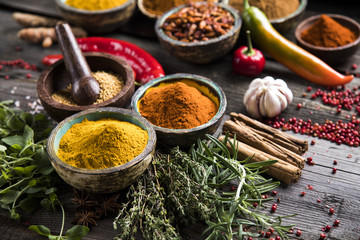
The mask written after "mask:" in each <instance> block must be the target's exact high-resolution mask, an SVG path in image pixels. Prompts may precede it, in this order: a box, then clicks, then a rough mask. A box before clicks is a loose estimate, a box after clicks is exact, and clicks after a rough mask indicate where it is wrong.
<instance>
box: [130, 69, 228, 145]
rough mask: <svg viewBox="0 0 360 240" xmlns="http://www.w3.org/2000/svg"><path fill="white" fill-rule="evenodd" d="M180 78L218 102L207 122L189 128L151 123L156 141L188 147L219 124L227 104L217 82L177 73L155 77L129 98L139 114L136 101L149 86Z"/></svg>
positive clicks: (215, 128) (210, 132)
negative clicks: (173, 127)
mask: <svg viewBox="0 0 360 240" xmlns="http://www.w3.org/2000/svg"><path fill="white" fill-rule="evenodd" d="M182 80H185V81H190V82H193V83H195V84H192V85H193V86H195V87H196V88H198V89H199V90H200V91H201V92H202V93H203V94H204V95H207V96H209V95H210V94H211V95H212V96H214V97H216V98H217V100H218V102H219V104H218V111H217V113H216V114H215V116H214V117H213V118H212V119H211V120H210V121H209V122H207V123H205V124H203V125H200V126H198V127H195V128H191V129H170V128H163V127H159V126H155V125H153V127H154V129H155V131H156V135H157V137H158V141H159V142H161V143H162V144H163V145H166V146H181V147H190V146H191V145H192V144H193V143H195V142H196V141H197V139H199V138H204V137H205V134H214V133H215V132H216V130H217V129H218V127H219V126H220V124H221V121H222V119H223V117H224V114H225V110H226V106H227V101H226V97H225V94H224V92H223V90H222V89H221V88H220V86H219V85H218V84H216V83H215V82H213V81H212V80H210V79H209V78H206V77H202V76H198V75H193V74H181V73H179V74H172V75H167V76H165V77H161V78H157V79H155V80H153V81H151V82H149V83H147V84H145V85H143V86H141V87H140V88H139V89H138V90H136V92H135V94H134V96H133V98H132V99H131V108H132V110H133V111H134V112H136V113H137V114H139V115H140V111H139V108H138V102H139V101H140V99H141V98H142V97H143V96H144V95H145V93H146V91H147V90H148V89H149V88H152V87H156V86H158V85H159V84H161V83H172V82H178V81H182ZM199 86H200V87H204V86H205V87H206V88H205V89H208V92H205V91H204V89H200V87H199Z"/></svg>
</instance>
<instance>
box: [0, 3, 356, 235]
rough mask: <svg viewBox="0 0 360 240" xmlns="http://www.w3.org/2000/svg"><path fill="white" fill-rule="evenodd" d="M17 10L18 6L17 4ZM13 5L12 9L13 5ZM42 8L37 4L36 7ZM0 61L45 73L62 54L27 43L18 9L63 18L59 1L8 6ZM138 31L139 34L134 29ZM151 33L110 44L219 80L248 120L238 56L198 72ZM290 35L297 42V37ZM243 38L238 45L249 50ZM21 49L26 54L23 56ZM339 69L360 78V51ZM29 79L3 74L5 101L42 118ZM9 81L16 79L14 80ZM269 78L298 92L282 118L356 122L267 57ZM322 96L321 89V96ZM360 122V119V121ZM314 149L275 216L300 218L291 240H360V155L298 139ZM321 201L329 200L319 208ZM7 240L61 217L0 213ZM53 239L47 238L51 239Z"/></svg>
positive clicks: (174, 69) (324, 8)
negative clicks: (52, 57)
mask: <svg viewBox="0 0 360 240" xmlns="http://www.w3.org/2000/svg"><path fill="white" fill-rule="evenodd" d="M15 2H16V4H15V5H14V3H15ZM10 3H12V4H13V5H12V4H10ZM35 3H36V5H34V4H35ZM0 4H3V5H0V42H1V43H0V60H14V59H19V58H21V59H24V60H25V61H27V62H29V63H32V64H36V65H37V66H38V67H39V69H40V71H41V70H42V69H44V67H43V66H42V65H41V58H42V57H44V56H45V55H48V54H55V53H59V52H60V51H59V49H58V46H57V45H54V46H52V47H51V48H48V49H43V48H42V47H41V46H39V45H36V44H30V43H27V42H24V41H21V40H19V39H18V38H17V36H16V34H17V32H18V31H19V30H20V26H19V25H18V24H17V23H15V22H14V21H13V20H12V18H11V14H12V13H13V12H14V11H15V10H16V8H17V9H27V7H28V5H29V4H30V5H31V6H32V8H31V9H29V11H31V12H39V13H43V14H50V15H54V14H55V15H56V10H54V6H53V4H54V3H53V2H52V1H45V0H43V1H11V0H9V1H4V0H1V1H0ZM320 13H337V14H342V15H346V16H349V17H352V18H354V19H355V20H357V21H358V22H359V21H360V12H359V9H358V7H357V5H356V1H348V0H343V1H326V4H324V3H320V1H316V2H315V1H309V2H308V6H307V8H306V12H305V16H311V15H315V14H320ZM134 29H135V30H136V28H133V30H134ZM143 35H144V34H142V33H141V32H140V33H139V34H129V31H127V30H123V31H118V32H115V33H112V34H107V35H105V37H112V38H118V39H122V40H126V41H129V42H132V43H134V44H137V45H138V46H140V47H141V48H143V49H145V50H146V51H148V52H149V53H150V54H152V55H153V56H154V57H155V58H156V59H157V60H158V61H159V62H160V63H161V64H162V66H163V68H164V70H165V72H166V74H171V73H180V72H183V73H194V74H198V75H202V76H205V77H208V78H211V79H213V80H214V81H216V82H217V83H218V84H219V85H220V86H221V87H222V88H223V90H224V92H225V94H226V97H227V100H228V107H227V111H226V113H227V114H229V113H230V112H233V111H234V112H241V113H246V110H245V107H244V105H243V103H242V99H243V96H244V93H245V91H246V89H247V87H248V85H249V83H250V81H251V80H252V79H253V78H250V77H243V76H236V75H234V74H233V73H232V69H231V57H232V52H233V51H232V52H231V53H229V54H228V55H226V56H225V57H223V58H221V59H219V60H218V61H216V62H214V63H211V64H207V65H192V64H188V63H185V62H182V61H179V60H177V59H174V58H173V57H171V56H170V55H169V54H168V53H167V52H165V51H164V50H163V49H162V48H161V47H160V45H159V42H158V41H157V39H156V38H153V37H151V36H150V37H142V36H143ZM285 36H286V37H287V38H288V39H290V40H291V41H294V36H293V32H289V33H287V34H285ZM243 44H244V42H243V40H242V39H241V38H240V40H239V42H238V44H237V46H239V45H243ZM17 47H20V48H21V51H17V50H16V49H17ZM353 63H356V64H357V65H359V68H357V69H356V70H353V69H352V68H351V65H352V64H353ZM336 69H337V70H338V71H340V72H342V73H344V72H347V71H350V72H354V73H358V74H359V73H360V49H358V51H357V52H356V54H355V55H354V56H353V57H352V58H351V59H349V60H347V61H344V63H343V64H342V65H340V66H338V67H336ZM26 73H27V71H25V72H17V71H7V72H4V71H0V100H7V99H14V100H16V101H18V102H17V103H18V104H19V106H20V107H21V108H23V109H26V110H31V111H34V106H35V105H38V104H37V103H36V101H37V96H36V90H35V89H36V79H37V77H38V76H39V74H40V72H31V74H32V77H31V78H26V77H25V74H26ZM5 75H10V76H11V77H10V79H9V80H6V79H5V77H4V76H5ZM267 75H270V76H273V77H275V78H281V79H284V80H285V81H286V82H287V83H288V86H289V88H290V89H291V90H292V91H293V94H294V101H293V102H292V103H291V105H290V106H289V107H288V108H287V109H286V111H285V112H283V113H282V115H281V117H284V118H286V119H287V118H290V117H296V118H302V119H304V120H307V119H311V120H312V121H313V122H317V123H323V122H324V121H325V120H326V119H330V120H332V121H337V120H339V119H342V120H344V121H348V119H347V118H346V115H349V114H350V115H351V114H352V113H353V111H342V113H341V114H336V113H335V110H336V109H334V108H332V107H329V106H325V105H323V104H322V103H321V102H320V100H312V99H310V97H309V95H310V94H308V96H307V97H303V93H304V92H305V91H306V88H307V86H312V88H313V92H314V91H315V90H316V89H317V88H321V89H326V88H324V87H322V86H319V85H315V84H313V83H310V82H308V81H306V80H305V79H302V78H301V77H299V76H297V75H295V74H294V73H292V72H290V71H289V70H288V69H286V68H285V67H284V66H282V65H281V64H279V63H277V62H275V61H274V60H272V59H270V58H267V62H266V66H265V69H264V72H263V73H262V74H261V76H260V77H265V76H267ZM355 86H360V78H359V77H356V78H355V79H354V80H353V81H352V82H351V83H350V84H349V85H348V86H346V87H351V88H352V87H355ZM314 89H315V90H314ZM298 103H302V104H303V107H302V108H301V109H297V107H296V105H297V104H298ZM358 117H360V116H358ZM296 136H298V137H300V138H304V139H306V140H308V141H309V142H310V141H311V140H313V139H315V140H316V144H315V145H313V146H310V147H309V151H308V152H307V153H306V154H305V155H304V156H305V157H309V156H311V157H312V158H313V160H314V161H315V162H316V164H315V165H314V166H309V165H306V166H305V168H304V169H303V172H302V176H301V178H300V180H299V181H298V182H297V183H295V184H291V185H289V186H286V185H281V186H280V187H278V189H277V190H278V196H277V197H279V198H281V202H280V203H279V204H278V210H277V211H276V213H274V214H273V215H275V216H276V215H287V214H295V213H296V214H297V216H296V217H292V218H289V219H286V220H285V223H287V224H295V225H296V228H299V229H300V230H301V231H302V235H301V237H297V236H296V235H295V234H291V235H289V237H290V239H309V240H312V239H319V236H320V233H322V230H321V229H322V228H323V227H325V226H326V225H328V224H329V225H332V223H333V221H334V220H335V219H339V220H340V222H341V223H340V226H339V227H336V228H333V229H332V230H331V231H330V232H329V233H327V236H328V238H327V239H339V240H340V239H347V240H352V239H354V240H355V239H356V240H357V239H359V238H360V200H359V196H360V150H359V148H353V147H348V146H345V145H336V144H335V143H332V142H329V141H326V140H320V139H316V138H314V137H308V136H305V135H300V134H296ZM334 160H336V161H337V162H338V164H337V166H336V167H337V169H338V171H337V173H336V174H332V168H333V167H334V165H333V161H334ZM308 185H311V186H313V190H308V189H307V186H308ZM302 191H306V195H305V196H303V197H301V196H300V193H301V192H302ZM58 194H59V196H60V197H61V198H62V199H69V198H70V197H71V196H72V192H71V188H70V187H69V188H66V189H64V190H61V191H59V193H58ZM317 199H321V200H322V201H321V202H320V203H319V202H317ZM330 207H334V208H335V213H334V214H333V215H329V214H328V212H329V208H330ZM65 210H66V217H67V218H66V224H65V228H66V229H68V228H70V227H71V223H70V222H71V219H72V218H73V216H74V206H73V205H72V204H71V202H70V201H69V200H67V201H65ZM0 216H1V217H0V236H1V237H0V239H43V238H42V237H41V236H38V235H37V234H36V233H34V232H32V231H30V230H28V229H27V226H26V224H25V223H24V222H26V221H27V222H29V223H31V224H42V225H45V226H47V227H50V228H51V229H52V231H53V232H55V233H56V232H58V231H59V227H60V225H61V213H60V212H57V213H53V212H47V211H43V210H39V211H36V212H35V213H33V214H31V215H25V217H24V219H23V222H16V221H13V220H11V219H10V218H9V217H7V212H6V211H4V210H0ZM112 221H113V217H108V218H106V219H103V220H100V221H99V223H98V226H97V227H95V228H93V229H92V230H91V232H90V233H89V234H88V235H87V237H86V238H85V239H112V238H113V237H114V236H115V235H116V232H115V231H114V230H113V225H112ZM201 231H202V228H201V227H200V228H199V227H198V226H193V227H191V228H189V229H187V233H188V236H189V238H190V239H203V238H204V237H203V236H201ZM44 239H45V238H44Z"/></svg>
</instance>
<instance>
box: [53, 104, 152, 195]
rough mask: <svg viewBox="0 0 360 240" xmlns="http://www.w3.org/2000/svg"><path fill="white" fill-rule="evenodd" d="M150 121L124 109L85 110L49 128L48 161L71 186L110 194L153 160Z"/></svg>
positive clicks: (131, 179) (131, 180)
mask: <svg viewBox="0 0 360 240" xmlns="http://www.w3.org/2000/svg"><path fill="white" fill-rule="evenodd" d="M155 145H156V133H155V131H154V129H153V127H152V125H151V124H150V123H149V122H148V121H147V120H146V119H144V118H143V117H141V116H139V115H137V114H136V113H134V112H132V111H130V110H128V109H122V108H113V107H106V108H99V109H89V110H85V111H82V112H80V113H77V114H75V115H73V116H70V117H68V118H66V119H64V120H63V121H61V122H60V123H59V124H58V125H57V126H56V128H55V129H54V130H53V131H52V132H51V134H50V137H49V140H48V143H47V152H48V154H49V157H50V160H51V164H52V165H53V167H54V168H55V170H56V172H57V173H58V174H59V175H60V177H61V178H62V179H63V180H64V181H65V182H67V183H68V184H69V185H71V186H73V187H75V188H77V189H80V190H85V191H88V192H96V193H109V192H115V191H118V190H121V189H123V188H125V187H127V186H129V185H130V184H131V183H132V182H134V181H135V179H136V178H137V177H138V176H140V175H141V174H142V173H143V172H144V171H145V169H146V168H147V167H148V165H149V164H150V162H151V159H152V156H153V154H154V150H155Z"/></svg>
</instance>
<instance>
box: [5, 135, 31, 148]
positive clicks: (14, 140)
mask: <svg viewBox="0 0 360 240" xmlns="http://www.w3.org/2000/svg"><path fill="white" fill-rule="evenodd" d="M1 141H3V142H4V143H5V144H7V145H9V146H10V147H13V148H14V149H18V148H17V147H16V145H18V146H21V148H20V149H23V147H24V146H25V143H24V141H23V137H22V136H19V135H13V136H9V137H6V138H3V139H1ZM14 146H15V147H14Z"/></svg>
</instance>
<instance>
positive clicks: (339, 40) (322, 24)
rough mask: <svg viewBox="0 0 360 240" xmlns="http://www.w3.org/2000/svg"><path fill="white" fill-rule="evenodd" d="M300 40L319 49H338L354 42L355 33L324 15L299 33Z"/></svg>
mask: <svg viewBox="0 0 360 240" xmlns="http://www.w3.org/2000/svg"><path fill="white" fill-rule="evenodd" d="M301 38H302V39H303V40H304V41H305V42H307V43H310V44H312V45H315V46H319V47H339V46H344V45H346V44H349V43H352V42H353V41H355V39H356V36H355V33H354V32H352V31H351V30H350V29H349V28H347V27H344V26H343V25H341V24H340V23H338V22H337V21H335V20H334V19H332V18H331V17H329V16H328V15H326V14H322V15H321V16H320V18H319V19H318V20H317V21H316V22H315V23H314V24H313V25H311V26H310V27H309V28H307V29H305V30H304V31H303V32H302V33H301Z"/></svg>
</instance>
